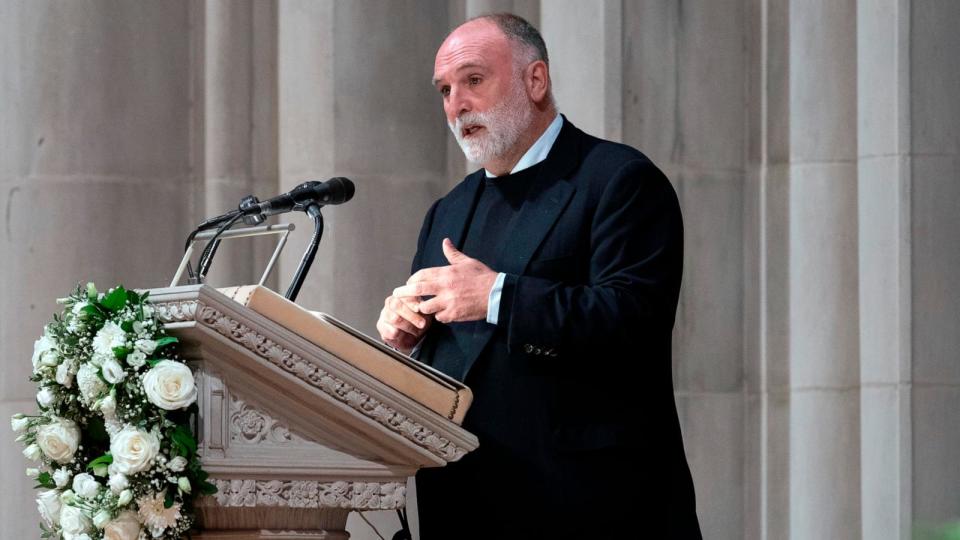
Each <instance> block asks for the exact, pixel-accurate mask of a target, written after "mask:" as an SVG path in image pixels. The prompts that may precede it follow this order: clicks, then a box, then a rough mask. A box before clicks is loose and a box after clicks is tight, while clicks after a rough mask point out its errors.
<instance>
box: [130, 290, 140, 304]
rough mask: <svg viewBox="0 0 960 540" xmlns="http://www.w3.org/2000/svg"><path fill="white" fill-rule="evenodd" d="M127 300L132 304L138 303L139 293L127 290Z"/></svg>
mask: <svg viewBox="0 0 960 540" xmlns="http://www.w3.org/2000/svg"><path fill="white" fill-rule="evenodd" d="M127 300H129V301H130V303H132V304H139V303H140V295H139V294H137V292H136V291H127Z"/></svg>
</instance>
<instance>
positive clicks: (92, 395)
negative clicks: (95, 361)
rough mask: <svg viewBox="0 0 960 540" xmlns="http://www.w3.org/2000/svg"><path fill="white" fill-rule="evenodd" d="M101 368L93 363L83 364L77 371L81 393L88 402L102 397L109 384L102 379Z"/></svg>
mask: <svg viewBox="0 0 960 540" xmlns="http://www.w3.org/2000/svg"><path fill="white" fill-rule="evenodd" d="M99 372H100V370H99V369H97V367H96V366H94V365H92V364H83V365H82V366H80V369H79V370H78V371H77V386H79V387H80V395H82V396H83V397H84V399H86V400H87V401H88V402H89V401H93V400H95V399H97V398H98V397H100V395H101V394H103V392H104V391H106V389H107V385H106V384H104V383H103V380H101V379H100V373H99Z"/></svg>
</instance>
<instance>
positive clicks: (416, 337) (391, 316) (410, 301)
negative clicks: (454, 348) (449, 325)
mask: <svg viewBox="0 0 960 540" xmlns="http://www.w3.org/2000/svg"><path fill="white" fill-rule="evenodd" d="M417 305H418V303H417V302H416V301H415V299H414V298H398V297H396V296H388V297H387V298H386V300H384V301H383V309H382V310H380V319H379V320H378V321H377V330H378V331H379V332H380V339H382V340H383V342H384V343H386V344H387V345H389V346H391V347H393V348H395V349H399V350H400V352H402V353H404V354H410V351H412V350H413V347H414V346H416V344H417V343H418V342H419V341H420V338H422V337H423V334H425V333H426V332H427V329H428V328H430V323H432V322H433V315H423V314H421V313H419V312H418V311H417Z"/></svg>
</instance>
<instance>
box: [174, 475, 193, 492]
mask: <svg viewBox="0 0 960 540" xmlns="http://www.w3.org/2000/svg"><path fill="white" fill-rule="evenodd" d="M177 487H179V488H180V491H182V492H184V493H190V490H191V489H192V488H191V486H190V479H189V478H187V477H186V476H181V477H180V478H177Z"/></svg>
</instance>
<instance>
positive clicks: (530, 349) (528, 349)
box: [523, 343, 533, 354]
mask: <svg viewBox="0 0 960 540" xmlns="http://www.w3.org/2000/svg"><path fill="white" fill-rule="evenodd" d="M523 352H525V353H527V354H530V353H532V352H533V345H531V344H529V343H527V344H526V345H524V346H523Z"/></svg>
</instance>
